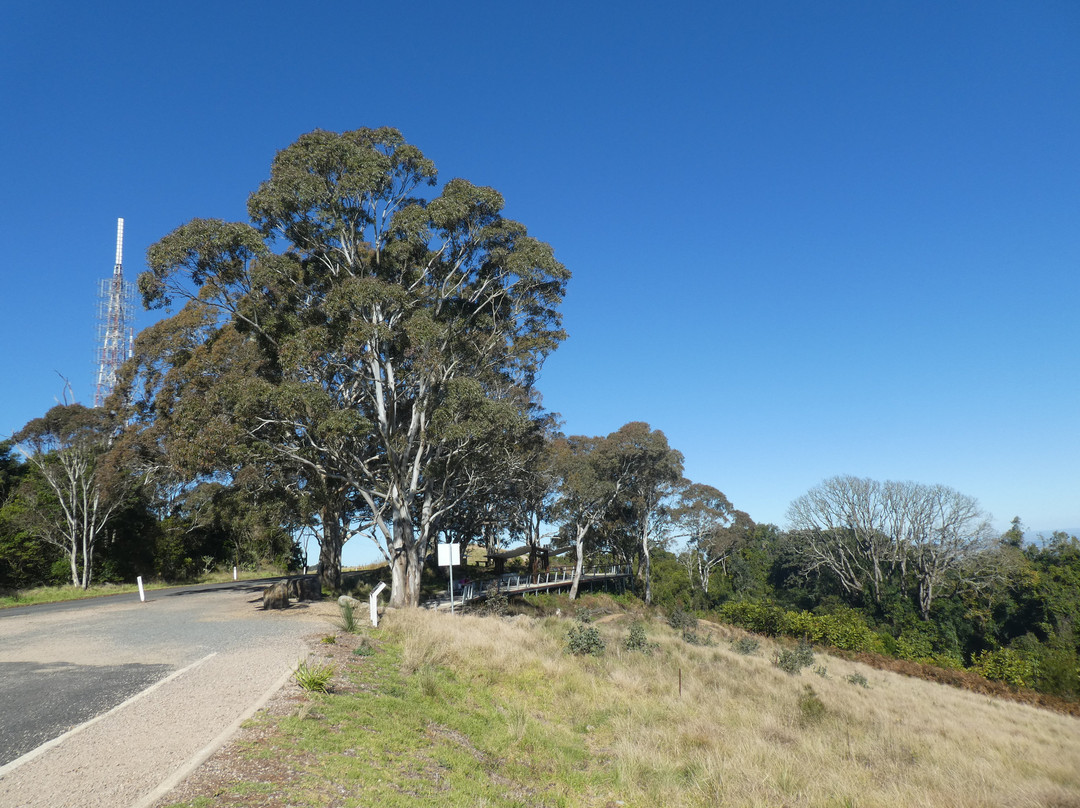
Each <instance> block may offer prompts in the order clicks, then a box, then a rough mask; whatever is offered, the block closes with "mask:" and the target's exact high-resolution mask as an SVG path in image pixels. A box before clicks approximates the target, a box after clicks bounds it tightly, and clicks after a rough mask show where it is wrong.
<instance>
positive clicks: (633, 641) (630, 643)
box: [625, 623, 656, 654]
mask: <svg viewBox="0 0 1080 808" xmlns="http://www.w3.org/2000/svg"><path fill="white" fill-rule="evenodd" d="M625 647H626V650H627V651H641V652H642V653H644V654H651V653H652V652H653V649H654V648H656V645H655V644H653V643H651V642H649V640H648V639H647V638H646V636H645V626H643V625H642V624H641V623H634V624H632V625H631V626H630V635H629V636H628V637H627V638H626V642H625Z"/></svg>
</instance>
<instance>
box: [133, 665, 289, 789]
mask: <svg viewBox="0 0 1080 808" xmlns="http://www.w3.org/2000/svg"><path fill="white" fill-rule="evenodd" d="M292 676H293V669H292V668H289V669H288V670H287V671H285V673H284V674H283V675H282V677H281V678H280V679H278V680H277V681H276V682H275V683H274V684H273V685H271V686H270V689H269V690H267V691H266V692H265V693H263V694H262V696H260V697H259V699H258V700H257V701H256V702H255V703H254V704H252V705H251V706H250V707H248V709H246V710H244V712H243V713H241V714H240V716H238V717H237V719H236V720H235V721H233V722H232V723H231V724H229V726H227V727H226V728H225V729H224V730H223V731H222V732H221V734H220V735H218V736H217V737H216V738H214V740H212V741H210V743H208V744H207V745H206V746H204V747H203V748H202V749H200V750H199V751H198V752H196V753H195V754H194V755H193V756H192V757H191V759H190V760H188V762H187V763H185V764H184V765H183V766H181V767H180V768H179V769H177V770H176V771H175V772H173V773H172V774H171V775H169V776H168V777H166V778H165V779H164V780H162V781H161V783H160V784H159V785H158V787H157V788H155V789H154V790H153V791H151V792H150V793H149V794H146V795H144V796H143V797H142V799H140V800H139V801H138V802H136V803H133V804H132V805H131V808H150V806H151V805H153V804H154V803H155V802H157V801H158V800H160V799H161V798H162V797H164V796H165V795H166V794H168V793H169V792H170V791H172V790H173V789H174V788H176V787H177V786H178V785H180V783H181V782H183V781H184V779H186V778H187V776H188V775H190V774H191V773H192V772H194V771H195V770H196V769H197V768H199V767H200V766H201V765H203V764H204V763H205V762H206V761H207V760H209V759H210V756H211V755H213V754H214V752H216V751H217V750H218V749H220V748H221V747H222V746H224V745H225V743H226V742H227V741H228V740H229V739H230V738H231V737H232V736H233V735H235V734H236V731H237V730H238V729H240V725H241V724H243V723H244V722H245V721H247V720H248V719H249V718H251V716H253V715H255V713H256V712H258V711H259V710H261V709H262V708H263V706H264V705H265V704H266V702H268V701H270V699H271V697H272V696H273V695H274V694H275V693H277V692H278V691H279V690H281V688H283V687H284V686H285V683H286V682H287V681H289V679H291V678H292Z"/></svg>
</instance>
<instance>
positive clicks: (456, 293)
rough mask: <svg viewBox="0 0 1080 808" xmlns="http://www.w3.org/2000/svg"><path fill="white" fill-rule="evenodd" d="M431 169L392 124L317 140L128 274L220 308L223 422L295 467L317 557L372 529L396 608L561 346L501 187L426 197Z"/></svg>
mask: <svg viewBox="0 0 1080 808" xmlns="http://www.w3.org/2000/svg"><path fill="white" fill-rule="evenodd" d="M436 176H437V175H436V170H435V167H434V164H433V163H432V162H431V161H430V160H428V159H427V158H425V157H424V156H423V154H422V153H421V152H420V151H419V149H417V148H416V147H415V146H412V145H410V144H408V143H406V142H405V140H404V139H403V138H402V137H401V135H400V134H399V133H398V132H397V131H396V130H393V129H378V130H371V129H359V130H356V131H353V132H346V133H343V134H335V133H331V132H322V131H316V132H312V133H310V134H308V135H305V136H303V137H301V138H300V139H299V140H298V141H297V142H296V143H294V144H293V145H292V146H289V147H288V148H286V149H284V150H283V151H281V152H280V153H279V154H278V155H277V157H276V158H275V159H274V162H273V165H272V166H271V172H270V178H269V179H268V180H267V181H266V182H264V183H263V184H262V185H261V186H260V188H259V189H258V190H257V191H256V192H255V193H254V194H252V195H251V197H250V199H249V202H248V210H249V212H250V214H251V219H252V224H251V225H246V224H240V223H226V222H219V221H211V220H194V221H192V222H191V223H189V224H187V225H184V226H183V227H181V228H179V229H178V230H176V231H175V232H173V233H172V234H170V235H168V236H166V237H165V238H164V239H162V240H161V241H160V242H158V243H157V244H155V245H154V246H153V247H151V249H150V250H149V253H148V263H149V265H150V272H149V273H146V274H144V275H143V276H142V277H141V278H140V281H139V283H140V289H141V290H142V293H143V297H144V300H145V302H146V303H147V304H148V305H165V304H167V303H168V302H169V301H171V300H172V299H173V298H175V297H178V296H180V297H184V298H186V299H188V300H189V301H191V303H190V304H189V305H194V307H195V308H196V309H198V310H199V311H200V312H201V311H204V310H206V309H211V310H213V311H215V312H217V313H218V316H219V319H218V323H219V325H218V326H217V330H216V331H214V332H212V337H211V338H216V337H217V336H218V335H219V334H221V335H224V334H225V330H226V329H232V330H233V331H235V333H236V334H237V337H236V338H235V339H236V340H237V341H238V344H237V345H236V349H237V350H242V351H247V350H251V349H254V350H256V351H257V359H256V360H255V363H256V365H257V367H256V368H254V369H255V373H254V375H253V377H251V378H249V379H247V380H245V382H244V383H242V384H236V385H232V386H230V387H229V388H228V389H227V390H225V391H223V392H222V393H221V397H222V399H223V400H224V401H225V406H223V407H222V408H221V410H220V414H221V415H222V419H223V421H225V422H227V423H228V425H229V427H228V428H230V429H237V430H240V431H242V432H243V433H244V436H245V442H247V443H250V444H252V445H257V446H259V447H262V448H263V449H264V450H266V451H267V452H269V453H271V454H273V455H276V456H277V457H278V458H280V459H281V460H282V461H283V462H285V463H287V464H289V466H290V467H291V468H292V469H293V470H294V472H295V473H296V474H297V476H298V477H299V478H300V479H301V483H300V487H301V488H302V489H303V490H304V491H305V492H306V493H308V494H310V496H311V497H312V498H313V501H316V502H318V504H319V507H320V513H321V522H322V537H321V538H322V541H323V544H324V547H327V546H329V547H330V548H331V553H330V555H331V557H332V558H331V559H329V561H328V563H329V564H331V565H333V564H334V559H336V563H337V564H340V545H341V541H342V533H343V531H345V530H346V529H347V526H349V525H351V524H353V523H354V522H355V521H356V519H358V518H363V519H366V520H369V521H370V523H371V525H372V526H373V527H374V529H375V530H377V531H378V532H379V534H380V535H381V536H382V538H383V541H384V546H385V549H386V555H387V557H388V558H389V561H390V565H391V570H392V596H391V602H392V603H394V604H395V605H403V604H415V603H416V602H417V599H418V597H419V576H420V568H421V564H422V562H423V559H424V557H425V555H426V553H427V549H428V546H429V544H430V543H431V541H432V540H433V538H434V531H435V529H436V526H437V524H438V522H439V520H440V518H442V517H443V516H445V515H446V514H447V513H448V512H449V511H450V510H451V509H452V508H454V507H455V506H456V505H459V504H460V503H461V502H463V501H464V500H465V499H466V498H467V497H468V496H470V494H471V493H472V492H473V491H474V490H476V485H474V483H476V484H477V485H479V484H481V479H482V475H481V474H479V473H478V472H477V470H478V468H480V466H481V461H486V460H487V459H489V458H492V457H498V456H500V455H503V454H506V453H507V452H508V451H509V447H510V445H509V444H508V436H512V435H514V434H515V432H519V431H521V430H522V429H525V428H527V423H528V421H529V416H530V413H529V410H528V407H527V402H528V396H527V395H525V394H523V392H522V391H527V390H528V389H529V388H530V387H531V385H532V384H533V381H534V378H535V375H536V372H537V370H538V368H539V366H540V363H541V362H542V361H543V359H544V357H545V356H546V355H547V354H548V353H549V352H550V351H551V350H552V349H553V348H554V347H555V346H556V345H557V344H558V343H559V341H560V340H561V339H562V336H563V334H562V331H561V329H560V322H559V314H558V311H557V307H558V305H559V303H560V301H561V299H562V295H563V293H564V287H565V283H566V280H567V278H568V277H569V275H568V273H567V271H566V270H565V269H564V268H563V267H562V265H561V264H559V263H558V262H557V261H556V260H555V259H554V257H553V254H552V251H551V248H550V247H548V246H547V245H546V244H543V243H542V242H539V241H537V240H535V239H533V238H531V237H530V236H529V235H528V234H527V232H526V230H525V228H524V227H523V226H522V225H520V224H518V223H517V222H514V221H511V220H509V219H506V218H505V217H504V216H503V215H502V207H503V200H502V197H501V196H500V195H499V193H498V192H496V191H495V190H493V189H491V188H483V187H478V186H474V185H472V184H471V183H469V182H467V181H466V180H461V179H454V180H451V181H449V182H448V183H446V184H445V185H444V186H443V187H442V189H441V192H440V193H439V194H438V195H437V196H434V197H433V198H430V199H429V198H425V197H424V196H422V194H421V192H422V190H423V188H424V187H425V186H434V185H435V183H436ZM252 346H253V347H252ZM354 498H355V500H357V502H358V505H359V508H354V507H353V500H354ZM361 513H362V516H361ZM324 572H325V570H324ZM335 578H336V574H332V575H331V577H330V580H329V581H328V583H331V584H336V580H335Z"/></svg>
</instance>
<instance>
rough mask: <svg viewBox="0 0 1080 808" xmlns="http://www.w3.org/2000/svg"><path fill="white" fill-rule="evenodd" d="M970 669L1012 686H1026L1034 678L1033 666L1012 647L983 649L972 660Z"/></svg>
mask: <svg viewBox="0 0 1080 808" xmlns="http://www.w3.org/2000/svg"><path fill="white" fill-rule="evenodd" d="M971 669H972V670H973V671H975V672H976V673H981V674H982V675H983V676H985V677H986V678H987V679H994V680H995V681H998V682H1005V683H1006V684H1009V685H1012V686H1013V687H1028V686H1029V685H1030V684H1031V682H1033V681H1034V679H1035V666H1034V665H1033V664H1032V663H1031V661H1030V660H1027V659H1025V658H1024V657H1022V656H1021V655H1020V654H1019V653H1017V652H1016V651H1014V650H1013V649H1012V648H999V649H998V650H996V651H983V652H982V653H981V654H979V655H978V656H977V657H975V659H973V660H972V663H971Z"/></svg>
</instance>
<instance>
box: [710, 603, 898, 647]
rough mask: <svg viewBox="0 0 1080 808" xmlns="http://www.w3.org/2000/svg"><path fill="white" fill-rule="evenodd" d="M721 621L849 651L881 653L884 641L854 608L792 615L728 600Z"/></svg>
mask: <svg viewBox="0 0 1080 808" xmlns="http://www.w3.org/2000/svg"><path fill="white" fill-rule="evenodd" d="M719 615H720V619H722V620H723V621H724V622H725V623H730V624H731V625H734V626H739V627H740V628H744V629H746V630H747V631H753V632H754V633H756V634H764V635H766V636H768V637H775V636H778V635H784V636H788V637H796V638H802V639H804V640H806V641H807V642H810V643H822V644H825V645H831V646H832V647H834V648H840V649H842V650H845V651H881V650H883V649H882V646H881V641H880V640H879V639H878V637H877V635H876V634H874V632H873V631H872V630H871V629H870V627H869V626H868V625H867V624H866V620H865V619H864V618H863V616H862V615H861V614H859V613H858V612H856V611H855V610H854V609H841V610H838V611H836V612H834V613H832V614H821V615H819V614H813V613H812V612H805V611H804V612H789V611H787V610H785V609H781V608H780V607H779V606H774V605H772V604H765V603H753V602H750V601H728V602H727V603H725V604H723V605H722V606H721V607H720V609H719Z"/></svg>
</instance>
